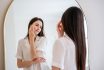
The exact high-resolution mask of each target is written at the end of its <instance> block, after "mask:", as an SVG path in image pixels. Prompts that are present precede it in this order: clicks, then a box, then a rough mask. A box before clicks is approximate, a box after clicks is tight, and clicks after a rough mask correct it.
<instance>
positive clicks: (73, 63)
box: [52, 7, 86, 70]
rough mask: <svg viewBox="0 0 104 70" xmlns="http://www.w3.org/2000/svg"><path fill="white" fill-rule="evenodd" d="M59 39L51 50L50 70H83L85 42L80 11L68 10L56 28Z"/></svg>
mask: <svg viewBox="0 0 104 70" xmlns="http://www.w3.org/2000/svg"><path fill="white" fill-rule="evenodd" d="M57 30H58V35H59V38H58V40H56V42H55V44H54V49H53V63H52V70H85V64H86V42H85V32H84V19H83V13H82V11H81V10H80V9H79V8H77V7H70V8H68V9H67V10H66V11H65V12H64V14H63V16H62V18H61V21H60V22H59V23H58V26H57Z"/></svg>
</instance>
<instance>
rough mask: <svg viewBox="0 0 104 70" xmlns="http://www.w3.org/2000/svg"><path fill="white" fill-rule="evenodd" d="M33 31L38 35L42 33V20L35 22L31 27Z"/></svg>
mask: <svg viewBox="0 0 104 70" xmlns="http://www.w3.org/2000/svg"><path fill="white" fill-rule="evenodd" d="M30 28H31V29H33V32H34V33H35V34H36V35H37V34H39V33H40V32H41V29H42V22H41V21H40V20H37V21H35V22H33V24H32V25H31V26H30Z"/></svg>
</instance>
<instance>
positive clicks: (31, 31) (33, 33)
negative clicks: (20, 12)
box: [29, 26, 36, 41]
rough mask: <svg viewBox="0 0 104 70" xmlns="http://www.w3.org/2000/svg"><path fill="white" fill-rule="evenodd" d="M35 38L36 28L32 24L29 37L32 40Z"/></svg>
mask: <svg viewBox="0 0 104 70" xmlns="http://www.w3.org/2000/svg"><path fill="white" fill-rule="evenodd" d="M35 38H36V34H35V32H34V28H33V27H32V26H31V27H30V29H29V39H30V41H34V39H35Z"/></svg>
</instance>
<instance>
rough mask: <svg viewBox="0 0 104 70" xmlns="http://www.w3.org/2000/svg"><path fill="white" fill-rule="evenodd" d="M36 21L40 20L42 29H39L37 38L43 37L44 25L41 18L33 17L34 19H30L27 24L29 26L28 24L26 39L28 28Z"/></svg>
mask: <svg viewBox="0 0 104 70" xmlns="http://www.w3.org/2000/svg"><path fill="white" fill-rule="evenodd" d="M38 20H40V21H41V22H42V28H41V31H40V33H39V34H38V36H40V37H42V36H45V35H44V32H43V31H44V23H43V20H42V19H41V18H38V17H34V18H32V19H31V20H30V22H29V24H28V33H27V36H26V37H29V28H30V26H31V25H32V24H33V23H34V22H36V21H38Z"/></svg>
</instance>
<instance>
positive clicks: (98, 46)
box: [77, 0, 104, 70]
mask: <svg viewBox="0 0 104 70" xmlns="http://www.w3.org/2000/svg"><path fill="white" fill-rule="evenodd" d="M77 1H78V2H79V4H80V5H81V7H82V9H83V10H84V13H85V15H86V19H87V25H88V43H89V62H90V70H104V54H103V53H104V0H77Z"/></svg>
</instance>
